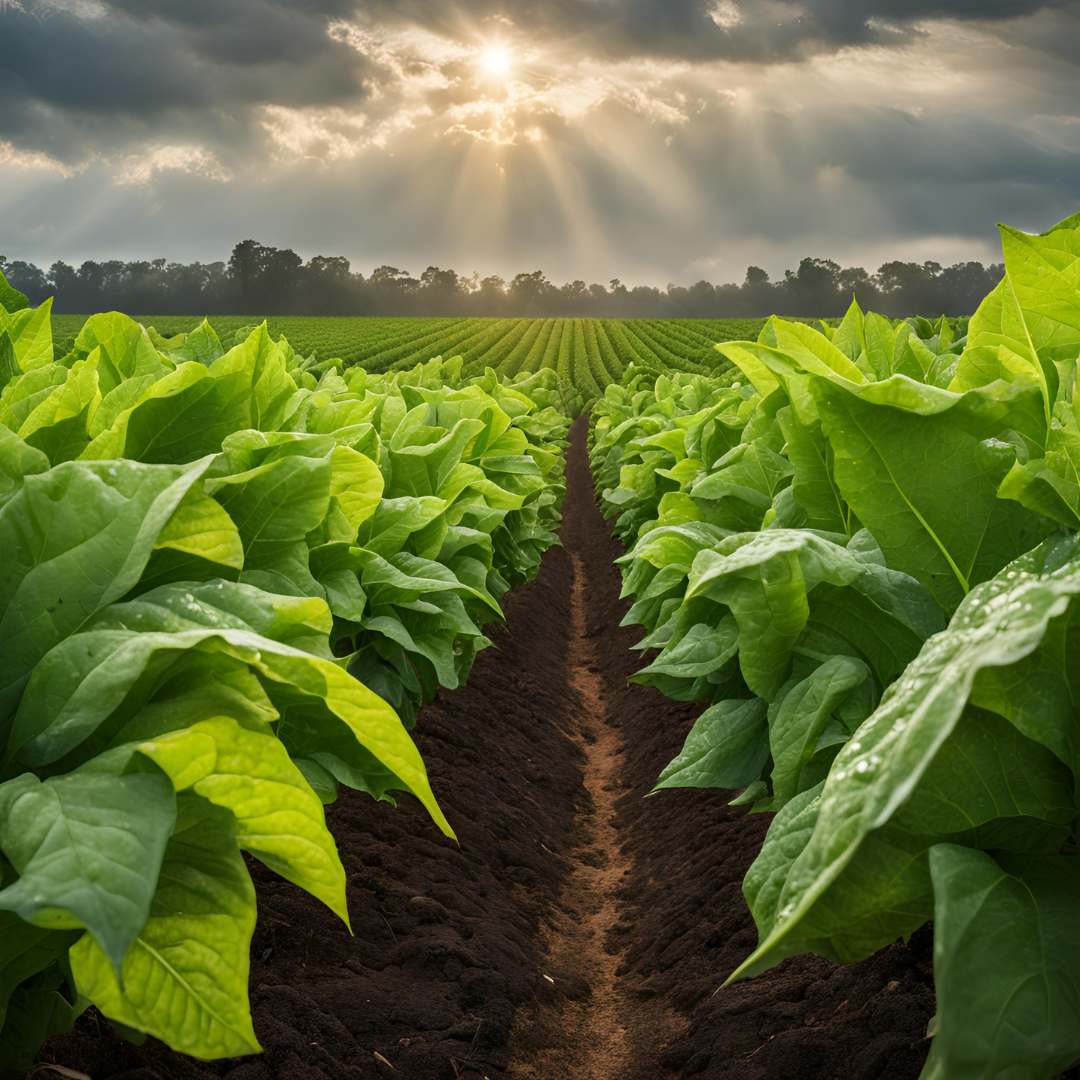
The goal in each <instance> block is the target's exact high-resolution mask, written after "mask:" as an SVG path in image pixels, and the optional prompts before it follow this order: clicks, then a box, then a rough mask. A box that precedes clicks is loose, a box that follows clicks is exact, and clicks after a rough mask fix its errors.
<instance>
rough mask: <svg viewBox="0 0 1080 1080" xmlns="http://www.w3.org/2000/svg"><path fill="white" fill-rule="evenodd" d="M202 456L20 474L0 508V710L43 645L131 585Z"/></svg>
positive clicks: (13, 699) (14, 698)
mask: <svg viewBox="0 0 1080 1080" xmlns="http://www.w3.org/2000/svg"><path fill="white" fill-rule="evenodd" d="M208 464H209V462H208V461H201V462H195V463H194V464H192V465H160V466H147V465H139V464H136V463H135V462H129V461H122V462H114V463H108V462H103V463H100V464H87V463H81V462H80V463H76V462H69V463H66V464H64V465H60V466H57V467H56V468H54V469H51V470H49V471H48V472H43V473H36V474H33V475H28V476H26V477H24V479H23V482H22V487H21V488H20V490H19V491H17V492H16V493H15V495H13V496H12V497H11V499H9V500H8V502H7V503H6V505H4V506H3V508H2V509H0V549H2V550H3V551H5V552H7V558H5V559H4V561H3V565H0V612H2V615H0V637H2V639H3V641H4V651H3V655H2V656H0V712H3V711H7V712H10V711H13V706H14V705H15V704H17V702H18V694H19V691H20V690H21V685H22V680H24V679H25V678H26V677H27V676H28V675H29V673H30V672H31V670H32V669H33V667H34V665H35V664H37V662H38V661H39V660H40V659H41V657H42V656H44V655H45V653H46V652H48V650H49V649H50V648H52V646H54V645H55V644H57V643H58V642H60V641H62V640H63V639H64V638H65V637H67V636H68V635H69V634H71V633H74V632H75V631H76V630H77V629H78V628H79V627H80V626H81V625H82V624H83V623H84V622H86V621H87V620H88V619H89V618H90V617H91V616H92V615H93V614H94V613H95V612H96V611H99V610H101V609H102V608H104V607H106V606H107V605H108V604H110V603H112V602H113V601H114V600H118V599H119V598H120V597H121V596H123V595H124V593H126V592H127V591H128V590H129V589H131V588H132V587H133V586H134V585H135V583H136V582H137V581H138V580H139V577H140V575H141V574H142V572H143V569H144V567H145V566H146V563H147V561H148V560H149V558H150V555H151V553H152V552H153V550H154V546H155V545H156V544H157V541H158V537H159V536H160V535H161V532H162V530H163V529H164V528H165V527H166V525H167V524H168V522H169V519H170V518H171V517H172V515H173V513H174V512H175V511H176V508H177V507H178V506H179V504H180V502H181V500H182V499H183V498H184V496H185V495H186V494H187V492H188V490H189V489H190V488H191V486H192V485H193V484H194V483H195V482H196V480H197V479H198V478H199V476H200V475H201V474H202V472H203V471H204V470H205V469H206V467H207V465H208Z"/></svg>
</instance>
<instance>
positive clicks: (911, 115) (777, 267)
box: [0, 0, 1080, 286]
mask: <svg viewBox="0 0 1080 1080" xmlns="http://www.w3.org/2000/svg"><path fill="white" fill-rule="evenodd" d="M0 43H2V47H0V101H2V102H3V107H2V108H0V254H2V255H4V256H6V257H7V258H9V259H28V260H30V261H33V262H36V263H38V264H39V265H41V266H43V267H44V266H48V265H49V264H50V263H51V262H52V261H53V260H55V259H64V260H66V261H68V262H73V263H76V264H77V263H78V262H81V261H82V260H83V259H87V258H94V259H108V258H123V259H134V258H155V257H166V258H168V259H169V260H170V261H172V260H176V261H182V262H189V261H196V260H198V261H203V262H212V261H215V260H219V259H221V260H223V259H227V258H228V255H229V252H230V250H231V248H232V246H233V244H234V243H236V242H237V241H239V240H242V239H246V238H249V237H250V238H253V239H256V240H259V241H261V242H262V243H265V244H269V245H273V246H276V247H291V248H293V249H295V250H296V251H297V252H298V253H299V254H300V255H302V256H304V257H305V258H310V257H311V256H313V255H316V254H322V255H345V256H347V257H348V258H349V259H350V260H351V261H352V264H353V269H354V270H359V271H361V272H363V273H365V274H367V273H369V272H370V271H371V269H372V268H374V267H375V266H378V265H384V264H389V265H393V266H397V267H400V268H402V269H406V270H408V271H410V272H412V273H414V274H419V273H420V272H421V271H422V270H423V269H424V268H425V267H426V266H429V265H436V266H442V267H445V268H453V269H456V270H458V271H459V272H461V273H466V274H468V273H472V272H474V271H475V272H478V273H480V274H481V275H487V274H500V275H503V276H512V275H513V274H514V273H517V272H519V271H532V270H537V269H539V270H543V271H545V272H546V273H547V274H548V276H549V277H551V278H552V279H553V280H555V281H557V282H561V281H564V280H572V279H575V278H582V279H585V280H586V281H588V282H592V281H602V282H607V281H608V280H609V279H611V278H616V277H617V278H620V279H621V280H623V281H625V282H627V283H630V284H653V285H661V286H662V285H665V284H667V283H669V282H675V283H681V284H689V283H692V282H694V281H697V280H699V279H702V278H705V279H707V280H710V281H714V282H720V281H731V280H735V281H740V280H742V277H743V275H744V272H745V269H746V267H747V265H749V264H754V265H758V266H762V267H764V268H765V269H767V270H769V271H770V273H772V274H773V275H774V276H775V275H777V274H779V273H781V272H782V271H783V270H784V269H785V268H786V267H793V266H795V265H797V263H798V260H799V259H800V258H802V257H804V256H813V257H820V258H832V259H835V260H836V261H838V262H840V263H842V264H843V265H845V266H849V265H860V266H865V267H866V268H867V269H869V270H871V271H872V270H875V269H876V268H877V267H878V266H879V265H880V264H881V263H882V262H884V261H886V260H888V259H894V258H899V259H910V260H915V261H920V262H921V261H924V260H927V259H933V260H936V261H938V262H941V263H945V264H948V263H952V262H956V261H960V260H963V259H979V260H980V261H984V262H992V261H997V260H998V257H999V256H998V241H997V233H996V230H995V223H996V222H999V221H1001V222H1007V223H1009V224H1012V225H1014V226H1016V227H1018V228H1022V229H1026V230H1028V231H1041V230H1042V229H1044V228H1047V227H1049V226H1050V225H1052V224H1053V223H1054V222H1056V221H1058V220H1060V219H1061V218H1064V217H1066V216H1068V215H1069V214H1071V213H1073V212H1074V211H1076V210H1077V209H1080V0H1056V2H1047V3H1042V2H1040V0H619V2H616V0H477V2H473V3H466V4H454V3H452V2H448V0H291V2H285V0H51V2H45V0H17V2H16V0H0Z"/></svg>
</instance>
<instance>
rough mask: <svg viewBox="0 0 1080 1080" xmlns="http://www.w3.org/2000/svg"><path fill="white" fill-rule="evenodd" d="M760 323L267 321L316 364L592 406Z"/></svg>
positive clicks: (59, 324) (62, 335) (72, 319)
mask: <svg viewBox="0 0 1080 1080" xmlns="http://www.w3.org/2000/svg"><path fill="white" fill-rule="evenodd" d="M139 318H140V322H142V323H143V324H145V325H147V326H153V327H154V328H155V329H156V331H157V332H158V333H159V334H162V335H165V336H168V335H173V334H178V333H184V332H186V331H188V330H190V329H191V328H192V326H193V325H194V322H195V320H194V319H192V318H191V317H184V316H140V317H139ZM54 321H55V323H56V333H57V339H58V351H59V350H62V353H67V352H69V351H70V349H71V345H72V343H73V342H74V339H75V337H76V335H77V334H78V333H79V330H80V329H81V327H82V325H83V323H84V322H85V317H84V316H80V315H63V316H56V317H55V320H54ZM211 322H212V324H213V327H214V329H215V330H216V331H217V333H218V334H219V335H220V337H221V338H222V340H224V339H226V338H229V339H231V338H232V337H234V336H235V334H236V333H237V332H238V331H240V330H243V329H245V328H246V326H247V324H248V323H250V322H251V320H250V318H249V317H245V316H221V315H215V316H213V318H212V319H211ZM762 325H763V321H761V320H745V319H744V320H694V319H663V320H648V319H626V320H620V319H485V318H314V317H302V316H285V317H280V318H270V319H269V320H268V326H269V329H270V331H271V332H272V333H273V334H274V335H279V334H284V335H285V337H286V338H287V339H288V340H289V341H290V342H291V343H292V346H293V348H295V349H296V350H297V351H298V352H301V353H303V354H304V355H314V356H315V357H316V359H318V360H328V359H334V358H337V359H340V360H341V361H342V362H343V364H344V365H345V366H346V367H350V366H353V365H362V366H363V367H365V368H366V369H367V370H368V371H371V372H384V371H396V370H401V369H405V368H411V367H414V366H415V365H416V364H418V363H423V362H425V361H427V360H430V359H432V358H433V357H435V356H443V357H446V358H449V357H452V356H461V357H462V360H463V362H464V371H465V374H466V375H468V376H471V375H478V374H480V373H481V372H482V371H483V370H484V368H485V367H491V368H494V369H495V370H497V371H498V372H499V373H500V374H503V375H507V376H509V377H513V376H515V375H517V374H518V373H520V372H527V373H535V372H537V371H540V370H541V369H544V368H549V369H551V370H553V371H556V372H558V374H559V375H560V376H561V377H562V378H563V379H564V380H565V381H566V383H567V384H568V385H571V386H573V387H574V388H576V389H577V390H578V391H580V393H581V395H582V397H583V399H584V400H585V401H589V400H592V399H594V398H596V397H598V396H599V395H600V394H602V393H603V391H604V388H605V387H607V386H608V385H610V384H611V383H612V382H618V380H619V378H620V377H621V375H622V372H623V371H624V370H625V369H626V368H627V367H628V366H629V365H630V364H636V365H637V366H638V367H640V368H645V369H647V370H650V371H655V372H657V373H659V372H663V371H685V372H692V373H695V374H709V373H715V372H716V370H717V368H718V365H721V366H722V364H723V362H722V360H721V359H720V357H719V356H718V355H717V353H716V352H715V351H714V349H713V346H714V345H715V344H716V343H717V342H720V341H729V340H733V339H736V338H740V337H745V336H747V334H756V333H757V332H758V330H760V328H761V326H762Z"/></svg>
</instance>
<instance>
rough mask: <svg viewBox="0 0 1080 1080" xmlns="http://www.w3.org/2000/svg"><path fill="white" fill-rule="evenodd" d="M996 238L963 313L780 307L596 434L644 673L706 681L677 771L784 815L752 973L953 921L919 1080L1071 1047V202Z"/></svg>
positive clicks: (762, 886) (1061, 1062) (748, 884)
mask: <svg viewBox="0 0 1080 1080" xmlns="http://www.w3.org/2000/svg"><path fill="white" fill-rule="evenodd" d="M1003 243H1004V255H1005V267H1006V274H1005V278H1004V280H1003V281H1002V283H1001V285H1000V286H998V287H997V288H996V289H995V290H994V291H993V292H992V293H991V294H990V295H989V296H988V297H987V298H986V300H985V301H984V302H983V304H982V305H981V306H980V308H979V310H978V312H977V314H976V315H975V316H974V317H973V318H972V319H971V320H970V323H969V324H967V325H957V324H954V323H950V322H947V321H946V320H941V321H940V322H938V323H937V324H933V325H931V324H930V323H928V322H926V321H925V320H921V319H912V320H908V321H906V322H902V323H892V322H890V321H889V320H887V319H885V318H882V317H881V316H877V315H873V314H870V315H864V314H863V313H862V312H861V311H860V310H859V308H858V307H857V306H856V305H853V306H852V308H851V310H850V311H849V313H848V315H847V317H846V318H845V319H844V320H843V322H842V323H841V324H840V325H839V326H837V327H822V328H821V329H820V330H818V329H814V328H812V327H810V326H808V325H804V324H799V323H795V322H789V321H786V320H783V319H773V320H771V321H770V322H769V323H768V324H767V325H766V326H765V328H764V329H763V330H762V331H761V333H760V335H759V336H758V337H757V339H756V340H747V341H740V342H728V343H726V344H722V345H719V346H718V348H719V350H720V351H721V352H722V353H723V355H724V356H725V357H726V358H727V359H728V360H730V361H731V362H732V364H734V365H735V366H736V368H737V369H738V373H739V374H738V378H736V379H735V380H731V381H730V382H729V381H728V380H716V379H710V378H707V377H703V376H700V375H685V374H670V375H661V376H659V377H657V376H655V375H654V374H653V373H652V372H645V371H642V370H640V369H638V368H636V367H632V368H630V369H629V370H628V371H627V372H626V373H625V375H624V379H623V381H622V383H621V385H618V386H614V385H613V386H609V387H608V388H607V390H606V392H605V395H604V397H603V399H602V400H601V401H600V402H598V404H597V405H596V406H595V408H594V411H593V429H592V433H591V457H592V462H593V467H594V474H595V478H596V481H597V490H598V494H599V496H600V498H601V499H602V502H603V505H604V508H605V512H606V513H607V515H608V516H609V517H610V518H612V519H613V520H614V524H615V529H616V531H617V533H618V534H619V535H620V536H621V537H622V538H623V540H624V541H625V543H626V546H627V548H628V551H627V554H626V555H625V556H624V557H623V558H622V559H621V560H620V561H621V563H622V570H623V574H624V583H625V592H626V594H627V595H629V596H631V597H632V598H633V607H632V608H631V611H630V614H629V616H628V621H629V622H633V623H637V624H641V625H642V626H643V627H644V628H645V631H646V636H645V638H644V639H643V640H642V642H641V643H640V646H639V647H640V648H641V649H643V650H647V651H648V659H649V662H648V663H647V664H646V666H644V667H643V668H642V669H641V671H640V672H639V673H638V674H637V675H636V676H635V679H636V681H637V682H640V683H644V684H647V685H651V686H655V687H658V688H659V689H660V690H662V691H663V692H665V693H666V694H668V695H669V696H671V697H673V698H675V699H677V700H680V701H704V702H706V703H707V704H708V707H707V708H706V710H705V711H704V712H703V713H702V715H701V717H700V718H699V719H698V720H697V722H696V723H695V724H694V725H693V728H692V729H691V730H690V732H689V733H688V735H687V737H686V741H685V745H684V746H683V748H682V751H681V752H680V753H679V754H678V756H677V757H676V758H675V759H674V760H673V761H672V762H670V764H668V765H667V766H666V768H664V769H663V771H662V772H661V773H660V776H659V779H658V782H657V787H658V788H670V787H715V788H725V789H739V793H738V794H737V795H736V797H735V798H734V800H733V802H734V803H735V804H739V805H747V806H750V807H751V808H752V810H753V811H763V810H768V811H774V812H776V816H775V818H774V819H773V821H772V823H771V825H770V828H769V832H768V835H767V837H766V840H765V843H764V846H763V848H762V851H761V853H760V855H759V857H758V859H757V860H756V862H755V863H754V864H753V866H752V867H751V868H750V870H749V872H748V873H747V876H746V879H745V883H744V892H745V895H746V899H747V901H748V903H749V905H750V909H751V911H752V913H753V916H754V919H755V921H756V923H757V927H758V935H759V940H758V945H757V948H756V949H755V950H754V952H753V953H752V954H751V955H750V956H749V958H748V959H746V961H745V962H744V963H743V964H742V965H741V966H740V967H739V968H738V969H737V970H736V971H735V972H734V973H733V974H732V976H731V979H732V980H734V979H740V978H744V977H748V976H752V975H755V974H757V973H759V972H761V971H763V970H765V969H767V968H770V967H772V966H773V965H774V964H777V963H778V962H779V961H781V960H783V959H784V958H785V957H788V956H791V955H793V954H797V953H804V952H816V953H819V954H821V955H823V956H825V957H828V958H830V959H832V960H835V961H839V962H844V963H846V962H852V961H856V960H859V959H861V958H864V957H866V956H869V955H870V954H871V953H873V952H874V951H876V950H878V949H880V948H882V947H884V946H886V945H888V944H890V943H891V942H893V941H895V940H896V939H897V938H906V937H907V936H909V935H910V934H912V933H913V932H914V931H916V930H917V929H918V928H919V927H920V926H922V925H924V924H925V923H927V922H930V921H932V923H933V933H934V975H935V982H936V989H937V1009H938V1011H937V1017H936V1019H935V1021H934V1023H933V1025H932V1027H931V1034H932V1035H933V1036H934V1038H933V1044H932V1049H931V1052H930V1056H929V1060H928V1062H927V1065H926V1069H925V1072H924V1073H923V1076H924V1077H925V1078H927V1080H945V1078H948V1080H1005V1078H1006V1077H1018V1076H1021V1075H1022V1076H1024V1077H1029V1078H1033V1080H1039V1078H1050V1077H1053V1076H1056V1075H1057V1074H1059V1073H1060V1072H1061V1071H1062V1070H1063V1069H1066V1068H1067V1067H1069V1066H1071V1065H1073V1064H1075V1063H1076V1062H1077V1060H1080V975H1078V972H1080V857H1078V850H1077V810H1078V801H1077V791H1078V783H1077V781H1078V777H1080V749H1078V748H1080V717H1078V714H1077V704H1076V703H1077V701H1078V699H1080V685H1078V678H1080V676H1078V672H1080V653H1078V654H1074V652H1073V650H1074V648H1080V636H1078V635H1077V634H1076V633H1075V632H1074V628H1075V627H1076V625H1077V620H1078V618H1080V536H1078V529H1080V485H1078V482H1077V477H1078V476H1080V394H1077V393H1076V389H1075V378H1076V372H1077V365H1078V359H1077V358H1078V356H1080V333H1078V331H1077V327H1080V291H1078V287H1077V285H1078V277H1077V268H1078V267H1080V217H1078V218H1073V219H1069V220H1068V221H1066V222H1063V223H1062V224H1061V225H1059V226H1058V227H1056V228H1055V229H1053V230H1051V231H1050V232H1048V233H1046V234H1043V235H1040V236H1029V235H1026V234H1023V233H1019V232H1017V231H1015V230H1013V229H1008V228H1006V229H1003ZM644 332H645V331H644V330H643V331H642V333H644ZM669 333H670V332H669Z"/></svg>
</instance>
